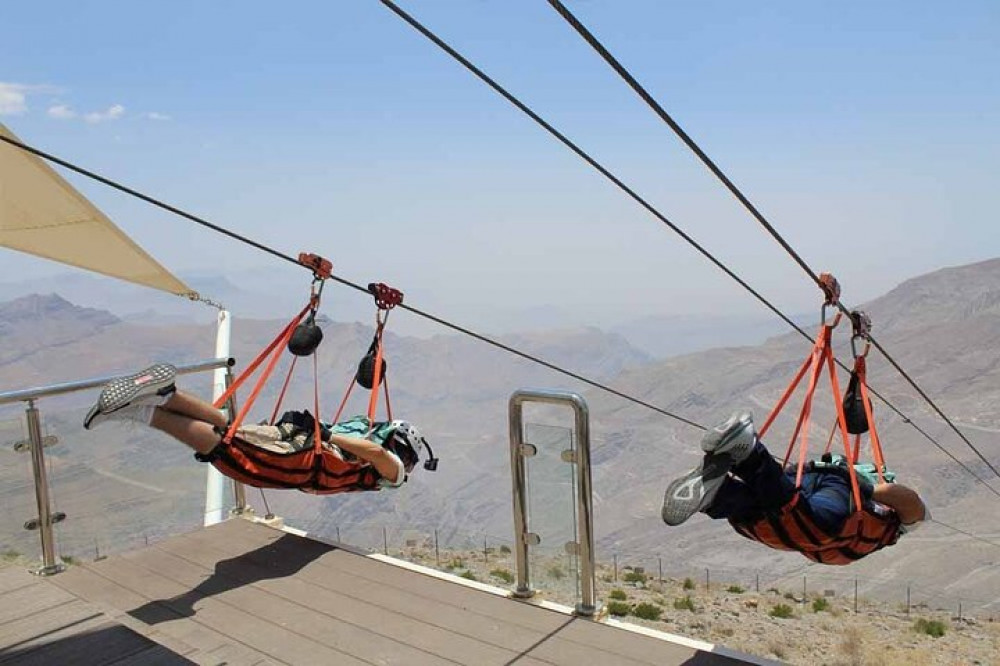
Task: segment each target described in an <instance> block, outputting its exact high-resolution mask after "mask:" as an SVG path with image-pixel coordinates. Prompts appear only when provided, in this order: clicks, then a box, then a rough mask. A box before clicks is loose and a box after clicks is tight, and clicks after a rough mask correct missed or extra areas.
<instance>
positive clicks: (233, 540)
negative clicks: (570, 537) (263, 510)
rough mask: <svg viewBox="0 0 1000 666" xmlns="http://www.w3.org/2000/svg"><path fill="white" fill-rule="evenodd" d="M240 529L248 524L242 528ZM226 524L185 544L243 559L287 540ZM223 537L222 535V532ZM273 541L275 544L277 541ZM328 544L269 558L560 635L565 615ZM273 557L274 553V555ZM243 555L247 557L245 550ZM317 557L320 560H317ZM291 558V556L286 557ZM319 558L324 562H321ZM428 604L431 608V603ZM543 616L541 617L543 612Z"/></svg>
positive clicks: (280, 548) (299, 546) (277, 551)
mask: <svg viewBox="0 0 1000 666" xmlns="http://www.w3.org/2000/svg"><path fill="white" fill-rule="evenodd" d="M239 523H242V525H240V524H239ZM223 524H224V525H225V524H235V527H233V528H230V529H229V530H227V531H226V532H225V533H224V534H225V538H224V539H213V538H212V537H211V536H210V535H211V534H212V531H211V530H204V531H201V532H196V533H191V534H186V535H184V536H181V537H178V539H179V540H181V541H184V542H186V543H190V544H191V546H192V548H196V547H201V548H212V549H213V550H215V549H219V550H221V551H222V552H227V553H238V552H241V549H246V548H247V547H249V546H251V545H252V544H254V543H258V542H259V540H260V535H259V532H260V531H269V532H275V533H278V534H282V533H280V532H278V531H277V530H273V529H272V528H269V527H266V526H263V525H254V524H251V523H248V522H247V521H243V520H240V521H228V523H223ZM220 534H222V532H221V531H220ZM272 541H275V540H273V539H272ZM331 548H332V547H330V546H328V545H324V544H317V543H316V542H315V541H312V540H310V539H306V538H302V537H296V536H294V535H291V534H283V535H282V536H281V537H280V541H279V542H277V543H275V544H273V545H272V547H271V548H268V549H266V550H265V551H263V552H265V553H266V554H268V555H269V556H271V555H279V556H281V557H292V558H295V557H298V558H300V559H308V560H309V561H310V562H315V564H309V565H304V567H305V568H312V567H313V566H322V567H329V568H331V569H336V570H338V571H342V572H345V573H348V574H350V575H351V576H352V577H353V578H355V579H358V580H362V581H364V583H365V584H366V585H368V584H384V585H388V586H390V587H392V588H395V589H398V590H403V591H406V592H410V593H411V594H414V595H417V596H419V597H422V598H423V599H425V600H433V601H438V602H441V603H444V604H449V605H451V606H453V607H455V608H459V609H462V610H463V611H464V612H467V613H474V614H477V615H478V616H480V617H482V618H484V620H483V621H499V622H504V623H508V624H515V625H519V626H520V627H523V628H526V629H529V630H531V631H532V632H537V631H541V632H543V633H546V632H549V631H552V630H554V629H556V628H557V627H558V626H559V625H560V624H562V621H563V619H562V618H563V617H564V616H563V615H561V614H560V613H555V612H549V611H544V610H542V609H539V608H538V607H535V606H531V605H529V604H522V603H510V600H509V599H506V598H504V597H501V596H496V595H492V594H488V593H482V592H480V591H478V590H473V589H470V588H469V587H466V586H464V585H461V584H458V583H452V582H450V581H445V580H442V579H439V578H435V577H433V576H429V575H425V574H421V573H418V572H413V571H409V570H407V569H403V568H401V567H396V566H393V565H391V564H386V563H384V562H379V561H378V560H374V559H371V558H368V557H364V556H359V555H355V554H353V553H349V552H347V551H343V550H339V549H331ZM272 551H273V552H272ZM242 552H246V550H243V551H242ZM313 553H316V554H317V557H315V558H314V557H312V554H313ZM286 554H287V555H286ZM319 554H322V555H323V556H322V557H321V558H319V557H318V555H319ZM425 603H426V602H425ZM540 610H542V612H541V613H539V611H540Z"/></svg>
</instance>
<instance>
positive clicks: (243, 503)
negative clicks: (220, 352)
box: [226, 366, 248, 516]
mask: <svg viewBox="0 0 1000 666" xmlns="http://www.w3.org/2000/svg"><path fill="white" fill-rule="evenodd" d="M233 379H234V378H233V367H232V366H227V367H226V388H227V389H228V388H229V387H230V386H232V385H233ZM226 411H228V412H229V418H230V420H232V419H234V418H236V414H237V407H236V394H233V395H232V397H230V398H229V402H228V403H226ZM233 504H234V505H235V506H233V510H232V511H231V512H230V513H232V514H233V515H234V516H241V515H243V514H245V513H247V509H248V507H247V488H246V486H244V485H243V484H242V483H240V482H239V481H233Z"/></svg>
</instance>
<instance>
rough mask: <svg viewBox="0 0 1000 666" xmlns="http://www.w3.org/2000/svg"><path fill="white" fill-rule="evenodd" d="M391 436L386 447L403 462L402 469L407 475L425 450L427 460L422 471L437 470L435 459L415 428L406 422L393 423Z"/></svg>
mask: <svg viewBox="0 0 1000 666" xmlns="http://www.w3.org/2000/svg"><path fill="white" fill-rule="evenodd" d="M391 425H392V434H390V435H389V438H388V439H387V440H386V446H387V447H388V448H389V449H390V450H391V451H392V452H393V453H395V454H396V455H397V456H399V459H400V460H402V461H403V467H404V469H406V473H407V474H409V473H410V472H412V471H413V468H414V467H416V466H417V463H418V462H419V461H420V458H421V456H423V454H424V450H425V449H426V450H427V452H428V458H427V460H426V461H425V462H424V469H427V470H430V471H434V470H435V469H437V458H435V457H434V453H433V451H431V449H430V446H429V445H428V444H427V440H426V439H424V437H423V435H421V434H420V431H419V430H417V427H416V426H414V425H412V424H410V423H408V422H407V421H393V422H392V424H391Z"/></svg>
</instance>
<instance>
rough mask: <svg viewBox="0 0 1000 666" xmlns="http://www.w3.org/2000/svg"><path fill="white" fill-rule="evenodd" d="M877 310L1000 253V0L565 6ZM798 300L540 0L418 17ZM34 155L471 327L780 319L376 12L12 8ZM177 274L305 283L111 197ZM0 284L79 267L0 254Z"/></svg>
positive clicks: (788, 272) (792, 285) (102, 200)
mask: <svg viewBox="0 0 1000 666" xmlns="http://www.w3.org/2000/svg"><path fill="white" fill-rule="evenodd" d="M567 4H568V6H570V8H571V9H572V10H573V11H574V12H575V13H576V14H577V16H578V17H579V18H580V19H581V20H582V21H583V22H584V23H585V24H586V25H587V26H588V27H589V28H590V29H591V30H592V31H593V32H594V33H595V34H596V35H597V36H598V37H599V38H601V39H602V41H603V42H604V43H605V45H606V46H607V47H608V48H609V49H610V50H611V51H612V53H614V54H615V55H616V56H617V57H618V58H619V60H621V61H622V62H623V63H624V64H625V65H626V66H627V67H629V68H630V69H631V70H632V72H633V74H635V76H636V77H637V78H638V79H639V80H640V81H641V82H642V83H643V84H644V85H645V86H646V87H647V88H648V89H649V90H650V91H651V92H652V94H653V95H654V96H655V97H656V98H657V99H658V100H659V101H660V102H661V104H663V106H664V107H665V108H666V109H667V110H668V112H670V113H671V114H672V115H673V116H674V118H676V119H677V120H678V121H679V122H680V123H681V125H682V126H684V127H685V128H686V130H687V131H688V132H689V134H691V135H692V136H693V137H694V138H695V139H696V140H697V141H699V143H701V145H702V146H703V148H704V149H705V150H706V152H708V154H709V155H710V156H712V157H713V159H715V161H716V162H717V163H718V164H719V165H720V166H722V167H723V169H725V170H726V171H727V172H728V173H729V175H730V176H731V178H732V179H733V180H734V181H735V182H736V183H737V184H738V185H740V186H741V187H742V188H743V189H744V191H745V192H746V193H747V194H748V195H749V197H750V199H751V200H752V201H754V202H755V203H756V204H757V205H758V207H759V208H760V209H761V210H762V211H763V212H764V213H765V215H767V216H768V218H769V219H770V220H771V222H772V223H773V224H774V225H775V226H776V227H777V228H778V229H779V230H780V231H781V232H782V233H783V234H785V235H786V237H787V238H788V240H789V241H790V242H791V243H792V244H793V245H794V246H795V247H796V248H797V249H799V250H800V252H801V253H802V255H803V256H804V257H805V259H806V260H807V261H808V262H809V263H810V264H812V265H813V266H814V267H815V268H816V269H818V270H832V271H834V272H835V273H837V274H838V276H839V277H840V278H841V281H842V283H843V284H844V288H845V292H844V300H845V302H847V303H857V302H860V301H863V300H865V299H868V298H871V297H873V296H876V295H879V294H880V293H882V292H884V291H886V290H887V289H889V288H891V287H893V286H894V285H896V284H898V283H899V282H901V281H902V280H904V279H906V278H908V277H911V276H914V275H917V274H920V273H923V272H927V271H930V270H934V269H936V268H940V267H943V266H948V265H955V264H963V263H968V262H973V261H978V260H983V259H988V258H992V257H996V256H998V255H1000V231H998V230H997V224H996V220H995V218H996V212H995V211H996V209H997V205H998V203H1000V194H998V193H997V192H998V189H1000V188H997V187H996V186H995V183H994V181H995V180H996V176H995V174H996V173H997V172H998V167H1000V157H998V155H1000V150H998V149H1000V123H998V122H997V121H998V118H1000V113H998V112H1000V85H998V83H1000V81H998V68H997V63H998V62H1000V36H998V35H1000V5H998V4H997V3H995V2H989V1H982V2H971V1H969V2H954V3H949V4H948V5H947V6H945V5H942V4H940V3H931V2H880V3H870V2H838V3H833V2H814V3H802V2H770V3H741V2H735V1H732V2H698V3H693V2H689V3H674V2H652V1H650V2H610V1H607V0H605V1H594V0H592V1H588V2H568V3H567ZM401 5H402V6H403V8H404V9H406V10H407V11H410V12H411V13H413V14H414V15H415V16H416V18H417V19H419V20H421V21H422V22H424V23H425V24H426V25H427V26H428V27H429V28H430V29H432V30H434V31H436V32H437V33H438V34H439V35H441V36H442V37H443V38H444V39H445V40H446V41H448V42H450V43H451V44H452V45H453V46H455V47H456V48H457V49H459V50H460V51H461V52H463V53H464V54H465V55H466V56H467V57H469V58H470V59H471V60H472V61H473V62H475V63H476V64H477V65H479V66H480V67H481V68H483V69H484V70H485V71H486V72H487V73H489V74H490V75H492V76H493V77H494V78H496V79H497V80H498V81H499V82H500V83H501V84H503V85H505V86H506V87H508V89H509V90H511V92H513V93H514V94H515V95H517V96H519V97H520V98H521V99H522V100H524V101H525V102H526V103H527V104H529V105H530V106H532V108H534V109H535V110H536V111H538V112H539V113H540V114H541V115H542V116H543V117H545V118H546V119H548V120H549V121H550V122H552V123H553V124H554V125H555V126H556V127H558V128H559V129H560V130H562V131H563V132H565V133H566V134H567V135H568V136H570V137H571V138H573V139H574V140H576V141H577V142H578V143H579V144H580V145H581V146H582V147H583V148H584V149H585V150H587V151H589V152H591V154H592V155H594V156H595V157H596V158H597V159H598V160H600V161H602V162H603V163H604V164H605V165H606V166H608V167H609V168H610V169H611V170H612V171H613V172H615V173H616V174H617V175H619V176H620V177H621V178H622V179H623V180H625V181H626V182H627V183H629V184H630V185H631V186H633V187H634V188H635V189H636V190H637V191H638V192H639V193H640V194H642V195H643V196H645V197H647V198H648V199H649V200H650V201H651V202H652V203H654V205H656V206H657V207H658V208H659V209H660V210H661V211H662V212H663V213H664V214H666V215H667V216H668V217H669V218H670V219H671V220H673V221H674V222H676V223H677V224H678V225H680V226H681V227H682V228H684V229H685V230H687V231H688V232H689V233H690V234H691V235H692V236H694V237H695V238H696V239H698V240H699V241H701V242H702V243H703V244H704V245H706V246H707V247H708V248H709V249H710V250H712V251H713V252H716V253H718V255H719V256H720V257H721V258H722V259H724V260H725V261H728V262H731V263H732V265H733V268H734V269H735V270H737V271H738V272H739V273H741V274H742V275H744V277H745V278H746V279H747V280H748V281H749V282H750V283H751V284H753V285H754V286H755V287H757V288H759V289H760V290H761V291H762V292H763V293H764V294H766V295H767V296H769V297H772V298H773V299H774V300H775V301H776V302H777V303H778V305H779V306H780V307H782V308H787V309H789V310H791V311H801V310H803V309H805V310H811V309H812V308H813V306H814V305H815V303H816V301H817V299H818V294H817V292H816V290H815V287H814V286H812V285H811V284H810V283H809V282H807V281H806V279H805V276H804V274H802V273H801V271H800V269H799V268H798V267H797V266H796V265H795V264H794V263H793V262H792V261H791V259H789V258H787V257H786V256H785V255H784V254H783V253H782V251H781V250H780V248H779V247H778V246H777V245H776V244H775V243H774V242H773V241H771V240H770V239H769V238H768V237H766V236H765V235H764V233H763V231H762V230H761V229H760V228H759V227H758V226H757V225H756V223H755V222H754V221H753V220H752V219H751V218H750V216H749V215H748V214H747V213H745V212H744V211H743V210H742V208H741V207H739V205H738V204H737V203H736V202H735V201H734V200H733V199H732V197H731V196H730V195H729V194H728V193H727V192H726V191H725V190H724V189H723V188H722V187H721V185H719V184H718V183H716V182H715V181H714V179H713V178H712V177H711V176H710V174H708V173H707V172H706V171H705V169H704V168H703V167H702V166H701V165H700V163H698V162H697V161H696V159H695V158H694V157H693V156H692V155H690V154H689V152H688V151H687V149H686V148H684V146H683V145H682V144H681V143H680V142H679V141H678V140H677V139H676V138H674V137H673V135H672V133H671V132H670V131H669V129H668V128H667V127H666V126H665V125H663V124H662V123H661V122H660V121H659V120H658V119H657V118H656V117H655V116H654V115H653V114H652V112H651V111H649V110H648V109H647V108H646V107H645V106H644V105H643V104H642V102H641V101H640V100H638V99H637V98H636V97H635V95H634V94H633V93H632V92H631V91H630V90H629V89H628V88H627V87H626V86H625V85H624V84H623V83H622V82H621V81H620V80H619V79H618V78H617V77H616V76H615V75H614V73H613V72H611V70H610V69H609V68H608V67H607V66H606V65H605V64H604V63H603V62H602V61H601V60H600V59H599V58H598V57H597V55H596V54H595V53H593V52H592V51H591V50H590V48H589V47H588V46H586V44H584V43H583V42H582V40H580V38H579V37H578V36H577V35H576V34H575V33H574V32H573V31H572V30H571V29H570V28H569V26H568V25H566V24H565V23H564V22H563V20H562V19H561V18H560V17H559V16H558V15H557V14H556V13H555V12H554V11H553V10H552V9H551V8H550V7H549V6H548V5H547V3H545V2H544V1H542V0H537V1H534V2H525V1H521V0H516V1H507V2H499V1H473V0H466V1H464V2H445V1H443V0H441V1H439V0H433V1H431V0H427V1H424V2H415V1H412V0H411V1H409V2H403V3H401ZM3 13H4V28H3V34H4V38H3V39H2V40H0V82H3V83H2V84H0V121H2V122H4V123H5V124H7V125H8V126H9V127H10V128H11V129H12V130H13V131H14V132H16V133H17V134H19V135H20V136H21V138H22V139H24V140H25V141H27V142H28V143H32V144H35V145H37V146H39V147H41V148H43V149H46V150H49V151H51V152H54V153H56V154H58V155H60V156H62V157H65V158H67V159H69V160H71V161H76V162H78V163H80V164H81V165H84V166H86V167H88V168H91V169H94V170H97V171H100V172H102V173H104V174H106V175H108V176H110V177H112V178H116V179H120V180H122V181H123V182H125V183H127V184H129V185H131V186H134V187H136V188H138V189H141V190H143V191H146V192H148V193H150V194H152V195H154V196H158V197H161V198H163V199H165V200H167V201H169V202H171V203H173V204H175V205H178V206H180V207H182V208H186V209H189V210H191V211H192V212H196V213H198V214H200V215H203V216H205V217H207V218H208V219H210V220H212V221H214V222H216V223H218V224H222V225H225V226H229V227H232V228H233V229H234V230H237V231H239V232H240V233H243V234H246V235H249V236H251V237H253V238H255V239H257V240H259V241H261V242H265V243H269V244H273V245H274V246H275V247H277V248H279V249H281V250H283V251H285V252H288V253H292V254H294V253H296V252H297V251H299V250H300V249H311V250H313V251H317V252H320V253H323V254H326V255H329V256H330V257H331V258H332V259H333V260H334V263H335V265H336V266H337V268H338V272H339V273H341V274H342V275H344V277H347V278H349V279H352V280H354V281H357V282H368V281H372V280H383V281H386V282H390V283H392V284H395V285H397V286H399V287H400V288H402V289H403V290H404V291H406V292H407V293H408V299H409V301H410V302H412V303H413V304H414V305H416V306H418V307H421V308H423V309H427V310H431V311H432V312H435V313H436V314H439V315H442V316H445V317H447V318H452V319H455V320H457V321H459V322H462V323H466V324H469V325H475V324H476V323H477V322H478V321H485V320H486V319H487V318H488V317H489V316H490V315H491V313H492V314H494V315H495V314H496V312H510V313H512V314H511V316H516V312H517V311H518V310H521V309H525V310H528V309H534V308H539V307H543V306H548V305H556V306H558V307H559V308H561V309H562V310H564V311H566V312H567V322H566V323H567V324H570V323H578V322H580V321H586V322H590V323H594V324H598V325H609V324H611V323H614V322H618V321H621V320H624V319H628V318H629V317H634V316H641V315H645V314H658V313H693V312H746V313H757V312H759V313H761V314H763V313H764V312H765V311H764V310H763V309H762V308H761V307H760V306H759V305H757V304H755V302H754V301H752V300H751V299H749V298H748V297H747V296H746V295H744V293H743V292H742V291H741V290H740V289H739V287H737V286H736V285H735V284H734V283H732V282H731V281H730V280H729V279H728V278H726V277H725V276H723V275H722V274H721V273H719V272H718V271H717V269H715V268H714V267H712V266H711V265H709V264H708V263H707V262H706V261H705V260H704V259H702V258H701V257H700V256H698V255H696V254H695V253H694V251H693V250H691V249H690V248H688V247H687V246H686V245H684V244H683V243H682V242H681V241H680V240H679V239H678V238H677V237H675V236H674V235H673V234H672V233H671V232H669V231H668V230H667V229H666V228H665V227H663V226H662V225H661V224H660V223H659V222H657V221H656V220H655V219H653V218H652V217H651V216H650V215H649V214H648V213H646V212H645V211H643V210H641V209H640V208H639V207H638V206H637V205H636V204H635V203H633V202H632V201H630V200H629V199H627V198H626V197H625V196H624V195H622V194H621V193H620V192H619V191H618V190H617V189H615V188H614V187H613V186H612V185H611V184H609V183H607V182H606V181H604V180H603V179H602V178H601V177H600V176H599V175H598V174H597V173H596V172H594V171H593V170H592V169H591V168H590V167H588V166H587V165H585V164H583V163H582V162H581V161H580V160H579V159H578V158H576V157H575V156H573V155H572V154H571V153H570V152H569V151H568V150H566V149H565V148H564V147H563V146H561V145H560V144H558V143H557V142H555V141H554V140H553V139H552V138H550V137H549V136H548V135H547V134H546V133H544V131H543V130H541V129H540V128H538V127H537V126H535V125H534V124H533V123H531V122H530V121H529V120H528V119H527V118H525V117H524V116H523V115H521V114H520V112H518V111H516V110H515V109H514V108H513V107H511V106H510V105H509V104H508V103H507V102H505V101H504V100H502V99H501V98H499V97H498V96H497V95H495V94H494V93H493V92H492V91H490V90H489V89H487V88H486V87H485V86H484V85H483V84H481V83H480V82H479V81H478V80H476V79H474V78H473V77H472V76H471V75H470V74H469V73H468V72H466V71H465V70H464V69H462V68H461V67H460V66H459V65H458V64H457V63H455V62H454V61H452V60H451V59H450V58H448V57H447V56H446V55H445V54H443V53H442V52H440V51H439V50H438V49H437V48H436V47H434V46H433V45H432V44H430V43H429V42H428V41H426V40H425V39H424V38H423V37H421V36H420V35H418V34H417V33H416V32H414V31H413V30H412V29H411V28H409V27H408V26H407V25H405V24H404V23H403V22H402V21H401V20H400V19H398V18H397V17H396V16H395V15H393V14H392V13H391V12H390V11H389V10H387V9H386V8H384V7H383V6H382V5H381V4H380V3H378V2H376V1H374V0H371V1H369V2H309V3H306V2H302V3H273V2H269V3H264V2H211V3H205V2H181V1H175V2H171V3H155V4H154V3H124V2H110V1H108V2H49V3H9V5H8V6H5V8H4V12H3ZM73 182H74V183H78V184H79V185H80V187H81V189H82V190H83V191H84V192H85V193H86V194H87V195H88V196H90V198H91V199H92V200H93V201H94V202H95V203H96V204H97V205H98V206H99V207H101V208H102V209H103V210H105V212H107V213H108V214H109V215H110V216H111V217H112V219H114V220H115V221H116V222H118V223H119V225H120V226H122V227H123V228H124V229H125V230H126V231H127V232H129V233H130V234H131V235H132V236H133V237H134V238H136V239H137V240H138V241H139V242H140V243H141V244H142V245H143V246H145V247H146V248H147V249H148V250H150V251H151V252H152V253H153V254H154V255H155V256H156V257H157V258H159V259H160V260H161V261H162V262H164V263H165V264H167V265H168V266H170V267H171V268H174V269H176V270H178V271H191V270H199V271H203V270H207V269H213V267H214V268H217V269H218V270H220V271H222V272H225V271H237V270H240V269H246V268H257V269H258V270H260V271H261V272H267V271H274V272H275V279H278V278H279V277H280V278H281V279H286V278H287V279H294V278H295V272H294V271H295V269H294V268H292V267H288V266H286V265H285V264H283V263H280V262H276V261H275V260H273V259H270V258H269V257H267V256H264V255H260V254H259V253H256V252H254V251H253V250H250V249H248V248H244V247H242V246H240V245H237V244H234V243H233V242H232V241H229V240H226V239H223V238H221V237H216V236H214V235H212V234H211V233H210V232H207V231H205V230H203V229H201V228H199V227H197V226H195V225H192V224H191V223H189V222H186V221H184V220H180V219H175V218H172V217H170V216H169V215H167V214H166V213H162V212H159V211H156V210H154V209H152V208H150V207H148V206H147V205H145V204H141V203H139V202H134V201H129V200H127V199H126V198H124V197H123V196H122V195H120V194H117V193H115V192H113V191H110V190H107V189H104V188H102V187H100V186H97V185H93V184H89V183H83V182H80V181H79V180H77V179H74V180H73ZM2 252H3V254H2V255H0V256H2V258H3V259H2V265H3V267H4V268H3V271H2V272H0V280H6V279H9V278H14V277H23V276H27V277H29V278H30V277H32V276H36V275H37V276H41V275H44V274H46V273H52V272H55V271H59V270H62V269H60V268H57V267H54V266H52V265H49V264H45V263H44V262H42V261H41V260H37V259H34V258H30V257H24V256H21V255H17V254H15V253H12V252H9V251H2Z"/></svg>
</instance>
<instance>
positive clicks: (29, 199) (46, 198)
mask: <svg viewBox="0 0 1000 666" xmlns="http://www.w3.org/2000/svg"><path fill="white" fill-rule="evenodd" d="M0 134H2V135H3V136H6V137H9V138H11V139H14V140H15V141H18V142H20V139H18V138H17V137H16V136H14V134H13V133H12V132H11V131H10V130H8V129H7V128H6V127H4V126H3V124H0ZM0 246H3V247H9V248H11V249H13V250H18V251H20V252H26V253H28V254H32V255H35V256H38V257H45V258H46V259H52V260H53V261H58V262H61V263H64V264H69V265H70V266H76V267H78V268H83V269H85V270H88V271H94V272H95V273H101V274H102V275H107V276H110V277H114V278H119V279H122V280H126V281H128V282H134V283H136V284H141V285H145V286H147V287H152V288H153V289H159V290H162V291H166V292H170V293H172V294H177V295H180V296H187V297H189V298H197V296H198V295H197V293H195V292H194V291H192V290H191V289H190V288H189V287H188V286H187V285H185V284H184V283H183V282H181V281H180V280H178V279H177V278H176V277H174V276H173V275H172V274H171V273H170V272H169V271H168V270H167V269H165V268H164V267H163V266H161V265H160V264H159V263H158V262H157V261H156V260H155V259H153V258H152V257H151V256H149V254H147V253H146V251H145V250H143V249H142V248H141V247H139V246H138V245H137V244H136V243H135V242H134V241H133V240H132V239H131V238H129V237H128V236H127V235H126V234H125V233H124V232H123V231H122V230H121V229H119V228H118V227H117V226H115V224H114V223H113V222H112V221H111V220H110V219H108V217H107V216H106V215H105V214H104V213H102V212H101V211H99V210H98V209H97V207H96V206H94V204H92V203H90V201H88V200H87V199H86V197H84V196H83V195H82V194H80V192H78V191H77V190H76V189H75V188H74V187H73V186H72V185H70V184H69V183H68V182H66V180H65V179H63V177H62V176H60V175H59V174H58V173H56V172H55V170H54V169H52V167H50V166H49V165H48V164H47V163H46V162H45V161H44V160H43V159H42V158H40V157H37V156H35V155H33V154H31V153H29V152H27V151H25V150H22V149H21V148H18V147H16V146H12V145H10V144H9V143H7V142H5V141H0Z"/></svg>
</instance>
